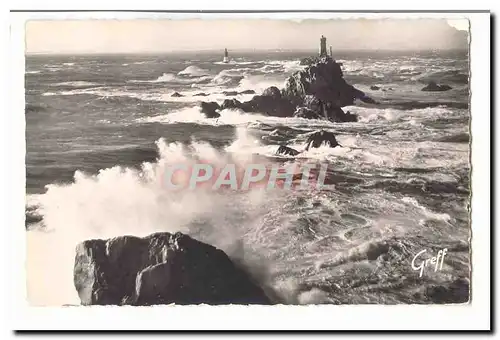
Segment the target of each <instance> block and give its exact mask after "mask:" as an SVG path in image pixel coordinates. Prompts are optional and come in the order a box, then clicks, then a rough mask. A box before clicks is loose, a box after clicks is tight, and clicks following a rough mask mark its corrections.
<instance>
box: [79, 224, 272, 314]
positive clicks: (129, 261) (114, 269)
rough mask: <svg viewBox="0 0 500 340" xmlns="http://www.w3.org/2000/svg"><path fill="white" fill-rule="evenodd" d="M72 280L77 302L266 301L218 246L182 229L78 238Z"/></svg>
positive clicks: (225, 302) (100, 303) (207, 302)
mask: <svg viewBox="0 0 500 340" xmlns="http://www.w3.org/2000/svg"><path fill="white" fill-rule="evenodd" d="M74 285H75V288H76V290H77V292H78V295H79V297H80V300H81V303H82V304H83V305H124V304H125V305H127V304H129V305H140V306H144V305H155V304H171V303H175V304H201V303H205V304H270V303H271V301H270V300H269V298H268V297H267V296H266V294H265V293H264V291H263V290H262V289H261V288H260V287H259V286H258V285H256V284H255V283H254V282H253V281H252V279H251V277H250V276H249V275H248V274H247V273H246V272H245V271H243V270H242V269H241V268H239V267H237V266H236V265H235V264H234V263H233V262H232V261H231V260H230V259H229V257H228V256H227V255H226V254H225V253H224V252H223V251H222V250H219V249H217V248H215V247H213V246H211V245H209V244H205V243H202V242H199V241H197V240H195V239H193V238H191V237H189V236H187V235H184V234H182V233H176V234H170V233H166V232H165V233H156V234H152V235H149V236H147V237H144V238H139V237H133V236H121V237H117V238H113V239H109V240H88V241H84V242H82V243H80V244H79V245H78V246H77V247H76V257H75V266H74Z"/></svg>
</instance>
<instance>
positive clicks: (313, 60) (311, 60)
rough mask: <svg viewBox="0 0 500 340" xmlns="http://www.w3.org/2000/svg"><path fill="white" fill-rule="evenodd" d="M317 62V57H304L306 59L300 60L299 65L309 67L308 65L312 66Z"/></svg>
mask: <svg viewBox="0 0 500 340" xmlns="http://www.w3.org/2000/svg"><path fill="white" fill-rule="evenodd" d="M318 61H319V57H306V58H302V59H300V65H303V66H304V65H305V66H309V65H312V64H314V63H317V62H318Z"/></svg>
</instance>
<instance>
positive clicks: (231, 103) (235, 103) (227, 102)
mask: <svg viewBox="0 0 500 340" xmlns="http://www.w3.org/2000/svg"><path fill="white" fill-rule="evenodd" d="M239 107H241V102H240V101H239V100H238V99H224V102H222V105H221V109H223V110H224V109H236V108H239Z"/></svg>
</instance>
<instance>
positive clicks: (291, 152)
mask: <svg viewBox="0 0 500 340" xmlns="http://www.w3.org/2000/svg"><path fill="white" fill-rule="evenodd" d="M299 153H300V152H298V151H297V150H295V149H292V148H290V147H288V146H286V145H280V147H279V148H278V150H277V151H276V154H277V155H287V156H297V155H298V154H299Z"/></svg>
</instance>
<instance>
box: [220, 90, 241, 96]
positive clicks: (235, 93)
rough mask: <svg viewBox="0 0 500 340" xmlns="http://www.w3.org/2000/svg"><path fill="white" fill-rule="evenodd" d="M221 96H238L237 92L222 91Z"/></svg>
mask: <svg viewBox="0 0 500 340" xmlns="http://www.w3.org/2000/svg"><path fill="white" fill-rule="evenodd" d="M222 94H224V95H226V96H236V95H238V91H222Z"/></svg>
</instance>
